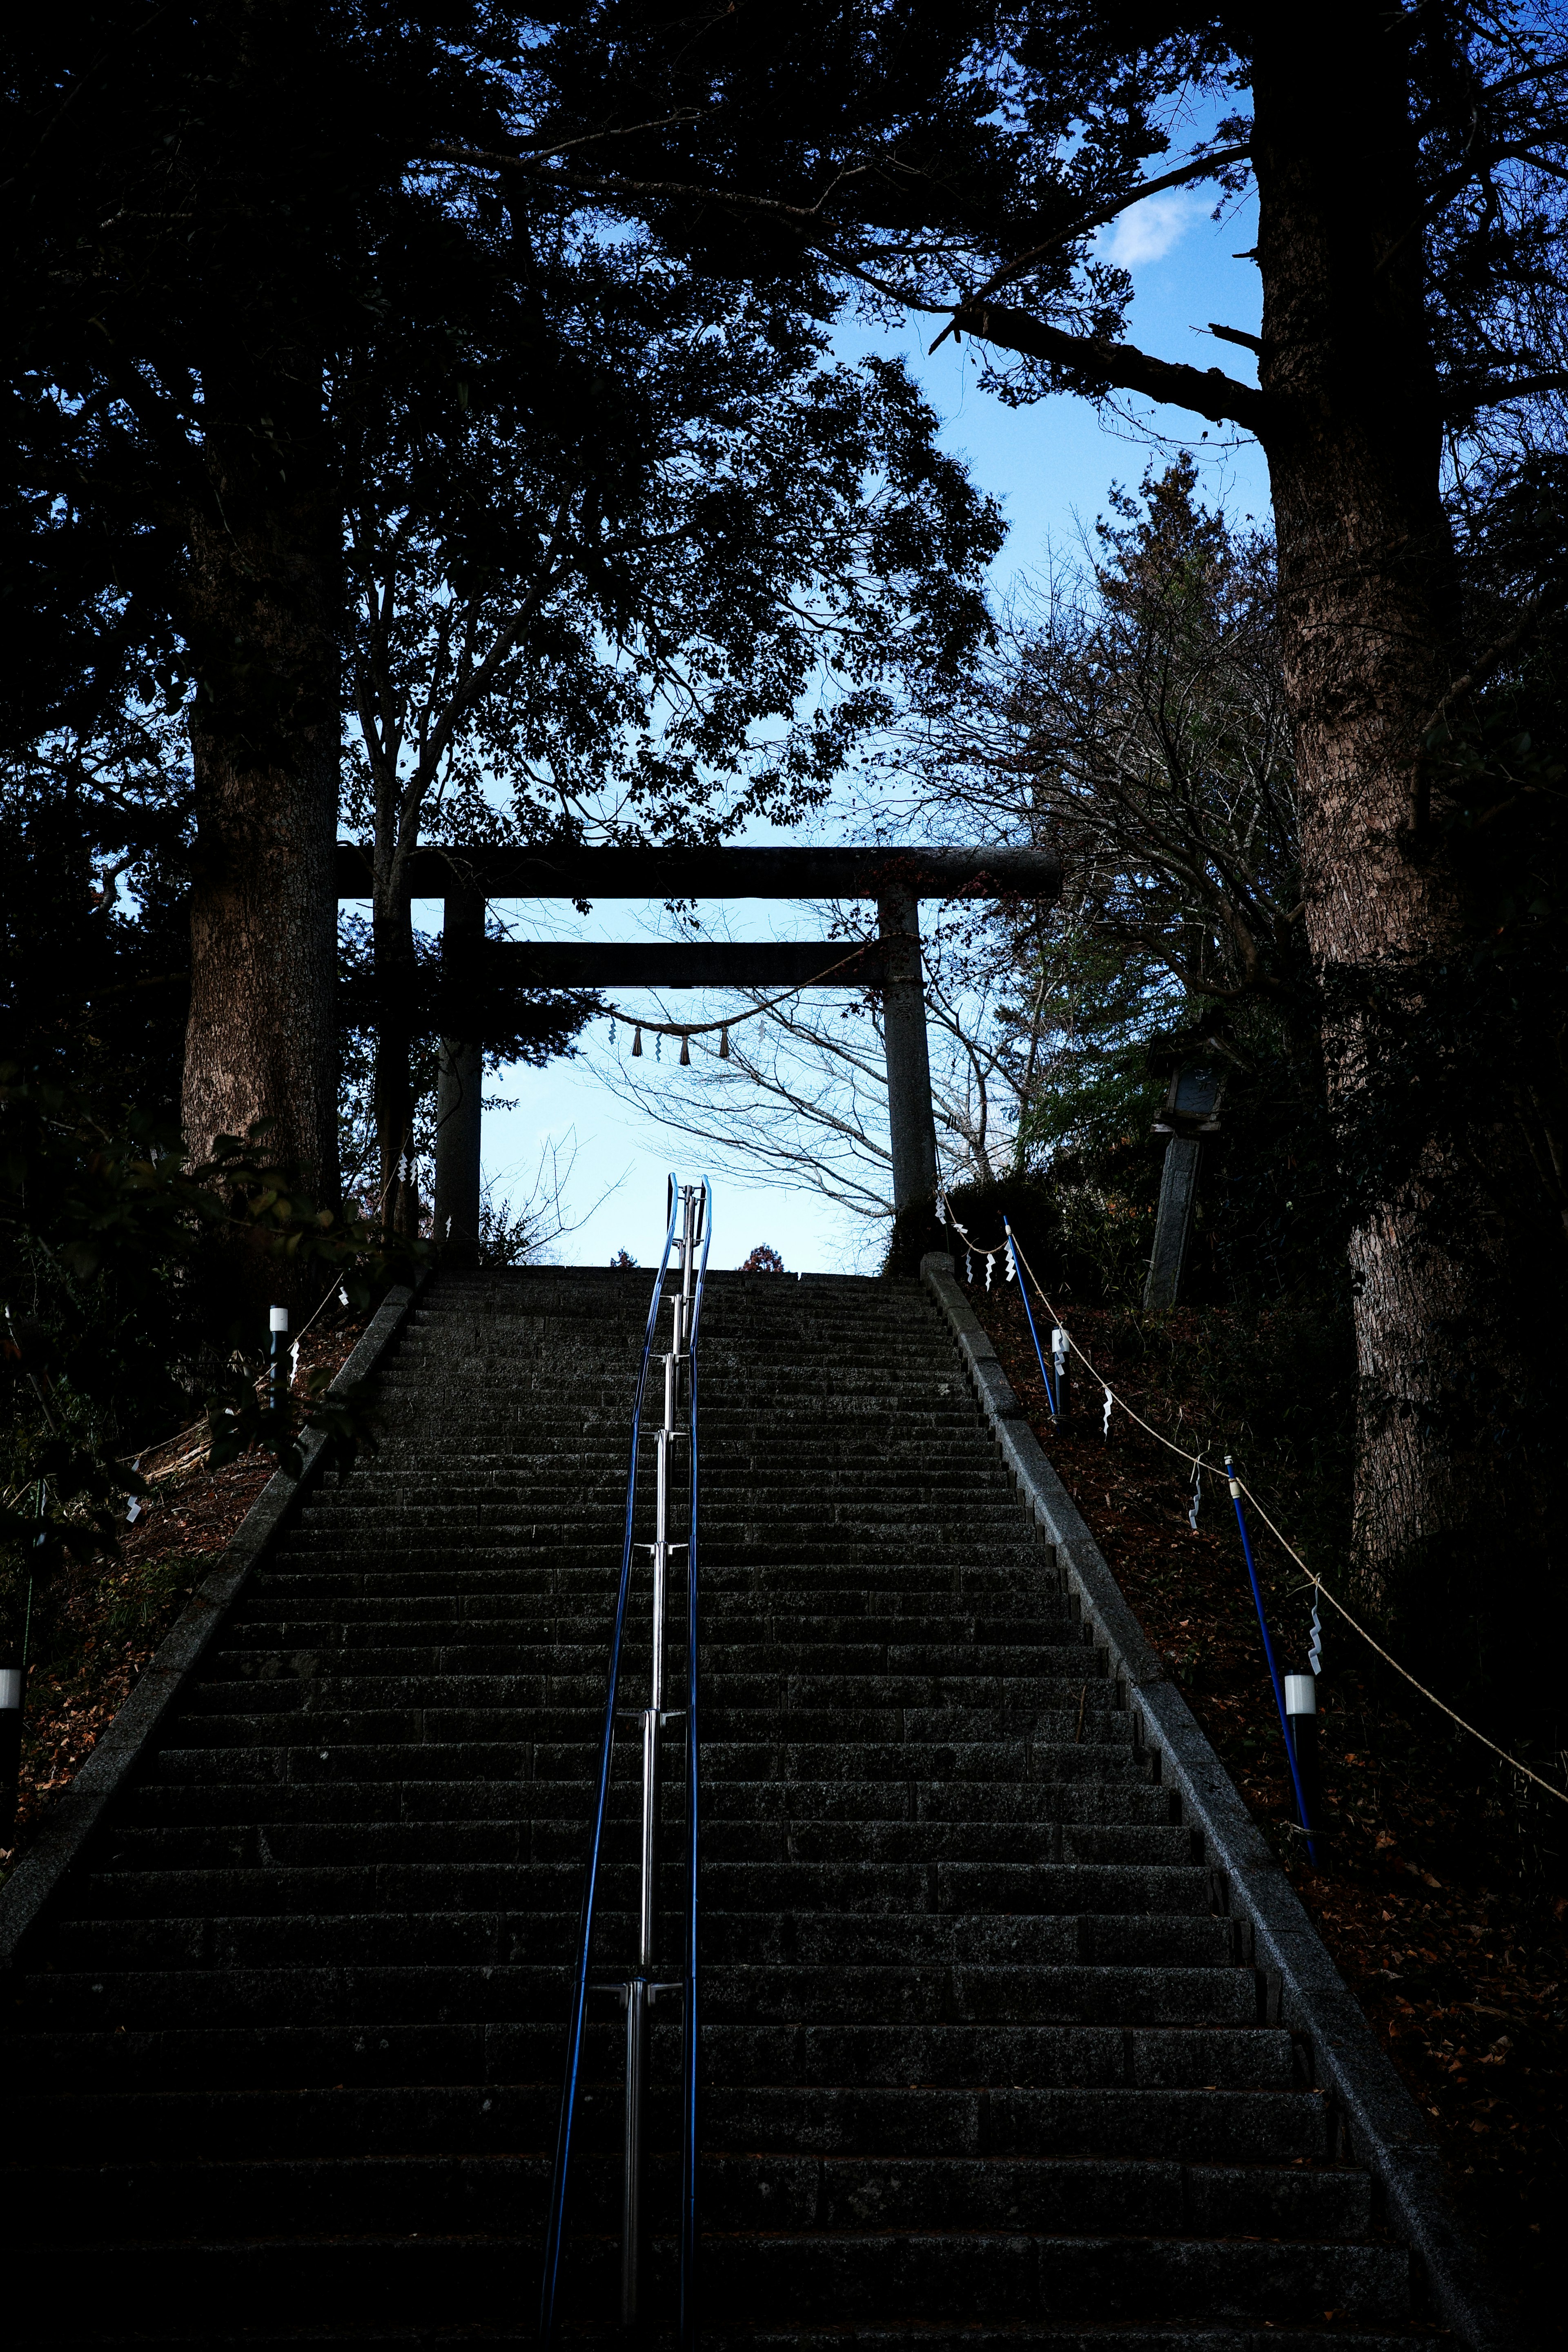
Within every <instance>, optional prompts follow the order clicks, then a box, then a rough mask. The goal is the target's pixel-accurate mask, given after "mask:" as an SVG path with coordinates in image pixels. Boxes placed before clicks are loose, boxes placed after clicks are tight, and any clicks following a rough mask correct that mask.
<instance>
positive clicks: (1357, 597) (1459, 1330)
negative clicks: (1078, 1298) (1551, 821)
mask: <svg viewBox="0 0 1568 2352" xmlns="http://www.w3.org/2000/svg"><path fill="white" fill-rule="evenodd" d="M1259 22H1260V24H1263V25H1265V26H1266V29H1265V30H1264V31H1263V32H1262V33H1261V35H1260V37H1259V39H1258V46H1257V50H1256V57H1255V78H1254V94H1255V99H1256V104H1257V125H1256V132H1255V145H1254V159H1255V163H1256V167H1257V173H1258V194H1259V234H1258V264H1259V268H1260V269H1261V272H1262V277H1263V286H1264V315H1263V350H1262V356H1261V360H1260V362H1259V369H1260V378H1261V383H1262V388H1263V390H1264V391H1265V393H1266V394H1268V395H1269V396H1270V399H1271V402H1272V403H1273V404H1274V407H1275V421H1274V424H1273V426H1272V428H1271V429H1270V431H1269V433H1268V462H1269V469H1270V474H1271V478H1272V483H1273V493H1274V510H1275V519H1276V527H1277V533H1278V542H1279V586H1280V597H1279V610H1280V630H1281V650H1282V656H1283V663H1284V674H1285V686H1286V693H1287V697H1288V699H1289V708H1290V710H1291V714H1292V718H1293V720H1294V727H1295V736H1296V751H1297V760H1298V765H1299V774H1300V808H1301V827H1302V842H1301V853H1302V870H1303V887H1304V893H1305V900H1306V908H1305V922H1306V929H1307V937H1308V940H1309V943H1310V950H1311V954H1312V958H1313V961H1314V965H1315V967H1316V970H1317V971H1318V973H1319V976H1320V978H1321V980H1322V981H1323V982H1324V983H1325V987H1326V990H1327V992H1328V995H1329V998H1330V1001H1331V1002H1332V1000H1333V997H1334V995H1335V992H1336V989H1342V988H1343V986H1344V983H1346V982H1349V983H1350V991H1349V992H1350V994H1351V996H1352V998H1353V997H1354V996H1355V995H1356V994H1357V993H1359V989H1360V984H1361V983H1363V982H1365V981H1366V980H1368V979H1369V978H1370V977H1371V976H1372V975H1373V974H1375V973H1380V972H1381V973H1384V974H1392V975H1393V976H1394V977H1395V978H1396V979H1397V978H1398V977H1399V976H1400V975H1401V974H1404V973H1409V972H1410V971H1411V968H1412V967H1418V966H1419V964H1420V961H1421V960H1422V959H1423V958H1424V957H1426V956H1430V955H1432V954H1433V953H1435V952H1439V951H1442V950H1447V949H1449V948H1451V947H1453V946H1454V945H1455V944H1456V943H1457V942H1458V940H1459V939H1460V938H1461V936H1462V934H1463V931H1464V929H1465V912H1464V904H1463V891H1462V878H1461V877H1458V875H1457V874H1456V873H1455V871H1454V869H1453V866H1452V864H1451V862H1450V860H1449V859H1448V857H1447V856H1446V855H1445V853H1444V851H1443V848H1442V845H1441V844H1440V842H1437V841H1436V840H1434V839H1432V838H1431V837H1429V836H1428V835H1426V834H1425V833H1424V831H1423V829H1422V828H1421V826H1420V825H1419V824H1418V823H1417V824H1413V821H1412V819H1413V783H1414V779H1415V772H1416V760H1417V755H1418V751H1419V748H1420V743H1421V739H1422V734H1423V731H1424V730H1425V728H1426V725H1427V724H1428V723H1429V721H1430V720H1431V719H1432V717H1433V715H1434V713H1435V712H1436V708H1437V706H1438V704H1439V703H1440V702H1441V700H1442V698H1443V696H1444V693H1445V692H1446V690H1447V687H1448V686H1449V684H1450V683H1451V681H1452V679H1453V677H1454V676H1455V675H1456V674H1457V672H1458V669H1459V668H1461V667H1463V664H1462V657H1461V649H1460V645H1459V619H1458V576H1457V567H1456V562H1455V558H1454V552H1453V548H1452V544H1451V541H1450V536H1449V531H1448V527H1447V518H1446V516H1445V513H1444V510H1443V507H1442V503H1441V499H1440V497H1439V477H1438V466H1439V456H1440V445H1439V431H1440V425H1439V406H1438V396H1437V385H1436V376H1435V372H1434V368H1433V364H1432V359H1431V355H1430V352H1429V349H1428V345H1427V340H1426V330H1425V324H1424V319H1423V283H1422V278H1423V271H1422V252H1421V244H1420V239H1421V209H1422V207H1421V198H1420V194H1419V190H1418V187H1417V184H1416V174H1415V142H1414V138H1413V134H1412V131H1411V127H1410V123H1409V119H1408V106H1407V99H1406V78H1407V71H1408V63H1407V58H1406V55H1405V45H1404V40H1403V37H1402V36H1403V34H1404V32H1405V28H1406V20H1405V19H1404V18H1401V17H1400V16H1398V15H1397V13H1385V12H1378V11H1375V10H1369V9H1365V8H1363V7H1362V6H1359V5H1352V6H1350V7H1347V8H1340V9H1334V10H1331V12H1330V16H1329V18H1328V19H1327V20H1326V21H1325V20H1324V19H1323V18H1322V17H1321V16H1318V17H1314V18H1313V19H1311V20H1310V22H1309V20H1308V19H1306V18H1304V17H1302V16H1300V15H1299V14H1292V12H1290V11H1289V10H1279V11H1278V12H1276V13H1275V14H1274V15H1273V16H1271V17H1268V18H1265V17H1264V16H1263V14H1262V12H1259ZM1281 420H1283V421H1281ZM1406 984H1407V985H1408V984H1409V983H1408V982H1407V983H1406ZM1415 985H1416V986H1417V987H1418V974H1417V975H1416V976H1415ZM1368 1043H1369V1033H1368V1031H1367V1029H1366V1028H1365V1026H1364V1024H1358V1022H1357V1021H1356V1019H1355V1018H1354V1017H1353V1016H1352V1017H1350V1018H1347V1019H1343V1020H1341V1021H1338V1022H1335V1021H1334V1020H1333V1019H1332V1018H1331V1019H1330V1022H1329V1024H1328V1031H1327V1034H1326V1038H1325V1047H1326V1058H1327V1070H1328V1079H1329V1087H1330V1093H1331V1099H1332V1102H1333V1105H1334V1108H1335V1112H1336V1116H1337V1117H1338V1118H1339V1119H1340V1120H1341V1121H1342V1122H1353V1121H1354V1120H1355V1118H1356V1116H1357V1111H1358V1097H1363V1098H1364V1088H1363V1066H1364V1060H1365V1056H1366V1053H1367V1049H1368ZM1466 1187H1468V1189H1469V1190H1471V1191H1474V1190H1476V1188H1475V1186H1474V1184H1473V1182H1472V1181H1471V1180H1470V1178H1469V1177H1468V1176H1467V1175H1466V1174H1465V1173H1464V1172H1463V1171H1460V1170H1459V1169H1458V1168H1457V1167H1456V1166H1454V1165H1451V1164H1444V1163H1443V1162H1442V1161H1441V1160H1439V1158H1438V1157H1437V1155H1436V1151H1435V1150H1434V1151H1433V1153H1431V1154H1429V1156H1428V1160H1427V1162H1426V1166H1425V1167H1424V1168H1422V1169H1421V1170H1420V1171H1419V1172H1418V1174H1417V1176H1416V1177H1415V1180H1414V1181H1411V1182H1409V1183H1408V1184H1406V1185H1405V1186H1404V1187H1403V1189H1400V1188H1397V1187H1396V1188H1394V1190H1393V1192H1392V1193H1391V1196H1390V1197H1388V1198H1386V1199H1385V1200H1384V1201H1383V1202H1381V1203H1380V1204H1379V1205H1378V1206H1377V1207H1376V1209H1375V1210H1374V1211H1373V1213H1369V1214H1368V1215H1367V1216H1366V1217H1365V1218H1364V1220H1363V1222H1362V1223H1360V1224H1359V1225H1358V1227H1357V1229H1356V1230H1355V1232H1354V1233H1353V1234H1352V1241H1351V1253H1350V1254H1351V1265H1352V1276H1353V1278H1354V1283H1355V1321H1356V1335H1357V1350H1358V1358H1359V1365H1360V1375H1361V1397H1360V1412H1359V1414H1358V1465H1357V1483H1356V1510H1355V1532H1356V1549H1357V1556H1358V1559H1359V1562H1360V1564H1361V1567H1362V1570H1363V1574H1365V1575H1366V1576H1367V1577H1368V1578H1369V1580H1371V1582H1372V1583H1373V1586H1374V1587H1375V1588H1378V1589H1386V1586H1387V1582H1388V1580H1390V1579H1391V1578H1392V1577H1393V1576H1394V1574H1395V1572H1396V1571H1397V1570H1399V1569H1400V1567H1401V1566H1402V1565H1406V1566H1413V1565H1415V1564H1416V1562H1417V1561H1418V1559H1419V1558H1420V1556H1421V1555H1422V1553H1423V1552H1425V1553H1426V1554H1427V1555H1428V1556H1430V1555H1431V1553H1432V1551H1433V1549H1434V1547H1436V1549H1450V1548H1452V1547H1453V1546H1455V1545H1458V1544H1462V1543H1463V1542H1464V1541H1465V1539H1466V1533H1467V1529H1468V1528H1471V1527H1473V1526H1474V1525H1475V1524H1476V1522H1477V1521H1478V1520H1479V1519H1480V1518H1481V1517H1483V1516H1484V1515H1486V1514H1488V1513H1489V1510H1491V1509H1492V1508H1494V1507H1497V1506H1499V1505H1500V1503H1501V1501H1502V1496H1501V1495H1500V1491H1499V1487H1500V1453H1499V1451H1498V1449H1496V1448H1494V1447H1491V1446H1489V1444H1488V1443H1487V1433H1486V1432H1485V1430H1484V1429H1482V1428H1480V1427H1479V1425H1478V1419H1477V1416H1476V1415H1475V1414H1474V1413H1473V1412H1472V1413H1471V1414H1469V1415H1468V1416H1464V1415H1458V1414H1457V1411H1456V1407H1457V1394H1456V1387H1455V1382H1454V1379H1453V1373H1454V1370H1455V1369H1456V1365H1457V1364H1458V1362H1459V1361H1460V1360H1461V1357H1460V1355H1459V1354H1458V1353H1457V1350H1462V1349H1466V1348H1468V1349H1471V1350H1473V1349H1475V1348H1476V1347H1477V1345H1478V1344H1481V1345H1484V1346H1485V1347H1487V1348H1488V1349H1490V1351H1491V1353H1492V1358H1493V1367H1492V1368H1493V1370H1494V1371H1495V1372H1496V1373H1497V1375H1498V1378H1499V1386H1498V1388H1497V1390H1496V1392H1495V1393H1494V1395H1493V1396H1492V1397H1491V1398H1490V1399H1489V1403H1490V1404H1492V1405H1493V1406H1495V1408H1496V1410H1497V1411H1498V1412H1499V1413H1503V1412H1506V1411H1507V1397H1506V1386H1507V1381H1508V1374H1509V1364H1508V1358H1509V1354H1510V1349H1509V1343H1508V1338H1507V1332H1506V1329H1505V1328H1504V1325H1505V1323H1506V1317H1504V1316H1502V1315H1500V1301H1501V1298H1502V1296H1503V1289H1504V1286H1503V1285H1502V1283H1501V1268H1500V1265H1499V1262H1498V1258H1497V1255H1496V1252H1495V1249H1494V1247H1493V1245H1492V1243H1491V1241H1490V1240H1489V1231H1490V1221H1489V1217H1488V1215H1487V1213H1486V1212H1485V1209H1484V1205H1483V1203H1482V1202H1481V1200H1480V1198H1479V1192H1478V1193H1477V1197H1476V1200H1475V1202H1474V1203H1473V1204H1470V1203H1468V1202H1466V1201H1465V1200H1464V1199H1463V1198H1462V1193H1463V1191H1464V1189H1465V1188H1466ZM1456 1188H1459V1189H1458V1191H1457V1190H1456ZM1439 1190H1440V1191H1441V1192H1442V1194H1443V1204H1444V1230H1443V1232H1442V1233H1441V1234H1439V1233H1438V1232H1437V1231H1436V1230H1435V1228H1434V1223H1433V1219H1432V1216H1431V1214H1430V1213H1429V1212H1430V1210H1431V1208H1432V1205H1433V1202H1434V1200H1435V1198H1436V1195H1437V1193H1438V1192H1439ZM1472 1205H1473V1219H1472V1217H1471V1214H1470V1211H1471V1207H1472ZM1467 1223H1469V1224H1470V1225H1471V1229H1472V1231H1473V1234H1474V1246H1473V1247H1462V1246H1461V1247H1455V1246H1454V1245H1453V1240H1452V1236H1453V1234H1454V1232H1455V1231H1456V1229H1462V1228H1463V1227H1464V1226H1465V1225H1466V1224H1467Z"/></svg>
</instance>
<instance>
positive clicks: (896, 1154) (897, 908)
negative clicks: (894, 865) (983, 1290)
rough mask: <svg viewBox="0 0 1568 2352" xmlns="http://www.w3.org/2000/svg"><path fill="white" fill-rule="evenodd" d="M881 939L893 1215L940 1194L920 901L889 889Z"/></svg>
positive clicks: (880, 903)
mask: <svg viewBox="0 0 1568 2352" xmlns="http://www.w3.org/2000/svg"><path fill="white" fill-rule="evenodd" d="M877 928H878V930H879V933H880V935H881V940H882V1027H883V1034H884V1036H885V1038H886V1042H887V1052H888V1129H889V1141H890V1142H891V1144H892V1152H893V1214H894V1215H895V1216H902V1214H903V1213H904V1211H905V1210H906V1209H912V1208H917V1207H918V1206H919V1205H920V1204H921V1202H925V1201H934V1200H935V1198H936V1119H935V1117H934V1115H933V1113H932V1110H931V1054H930V1050H929V1048H928V1046H927V1044H926V1002H925V988H924V985H923V983H922V981H921V916H920V899H919V898H918V897H917V896H916V894H915V892H914V891H913V890H910V889H898V890H890V891H888V892H887V893H885V894H884V895H882V896H879V898H878V900H877Z"/></svg>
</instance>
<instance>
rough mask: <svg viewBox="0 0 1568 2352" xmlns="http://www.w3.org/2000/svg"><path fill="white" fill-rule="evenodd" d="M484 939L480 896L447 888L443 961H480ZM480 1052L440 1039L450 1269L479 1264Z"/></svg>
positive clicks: (441, 1188) (439, 1224)
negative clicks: (451, 1267) (479, 953)
mask: <svg viewBox="0 0 1568 2352" xmlns="http://www.w3.org/2000/svg"><path fill="white" fill-rule="evenodd" d="M484 936H485V900H484V894H483V892H482V891H479V890H458V889H457V888H455V887H448V889H447V905H446V912H445V914H444V916H443V918H442V923H441V955H442V961H443V962H444V963H445V964H446V965H447V969H448V970H449V971H454V972H458V971H461V970H462V968H463V966H464V965H465V964H468V965H469V966H471V965H472V964H474V963H476V962H477V961H478V951H479V949H480V948H481V947H482V946H483V943H484ZM484 1066H485V1056H484V1048H483V1046H482V1045H480V1044H479V1042H478V1041H477V1040H476V1039H472V1038H465V1037H443V1038H442V1040H441V1052H440V1076H439V1079H438V1081H437V1090H436V1239H437V1242H439V1243H440V1244H441V1246H442V1250H443V1254H444V1255H445V1257H446V1261H447V1265H478V1264H479V1097H480V1093H481V1090H482V1084H483V1079H484Z"/></svg>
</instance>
